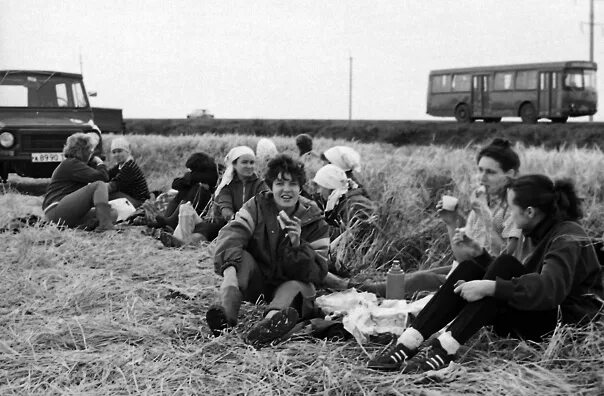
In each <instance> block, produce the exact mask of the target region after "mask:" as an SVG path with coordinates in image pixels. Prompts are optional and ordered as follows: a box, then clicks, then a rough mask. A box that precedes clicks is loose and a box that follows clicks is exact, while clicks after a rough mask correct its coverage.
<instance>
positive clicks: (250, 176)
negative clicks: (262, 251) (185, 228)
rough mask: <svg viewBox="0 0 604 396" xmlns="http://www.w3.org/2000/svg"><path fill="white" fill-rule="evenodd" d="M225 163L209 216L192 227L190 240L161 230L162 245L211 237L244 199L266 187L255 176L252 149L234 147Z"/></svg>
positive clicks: (177, 244)
mask: <svg viewBox="0 0 604 396" xmlns="http://www.w3.org/2000/svg"><path fill="white" fill-rule="evenodd" d="M224 162H225V165H226V167H227V168H226V170H225V171H224V174H223V175H222V178H221V180H220V183H219V184H218V187H216V191H215V193H214V197H215V198H214V205H213V209H212V214H211V218H209V219H204V220H203V221H202V222H201V223H199V224H197V225H196V226H195V228H194V229H193V231H192V232H193V235H192V237H191V240H190V241H180V240H178V239H177V238H175V237H174V236H173V235H171V234H169V233H165V232H164V233H161V234H160V240H161V241H162V243H163V244H164V245H165V246H168V247H178V246H182V245H183V244H187V243H194V242H198V241H200V240H207V241H211V240H213V239H214V238H216V236H217V235H218V231H220V229H221V228H222V227H224V226H225V225H226V223H227V222H228V221H229V220H231V219H232V218H233V217H234V216H235V213H237V211H238V210H239V209H241V207H242V206H243V204H244V203H245V202H247V201H248V200H249V199H250V198H252V197H253V196H255V195H256V194H258V193H259V192H261V191H267V190H268V187H267V186H266V183H264V181H263V180H262V179H260V178H258V176H257V175H256V172H255V163H256V155H255V154H254V150H252V149H251V148H249V147H247V146H237V147H234V148H233V149H231V151H229V152H228V154H227V155H226V157H225V159H224Z"/></svg>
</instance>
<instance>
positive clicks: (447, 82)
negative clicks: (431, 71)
mask: <svg viewBox="0 0 604 396" xmlns="http://www.w3.org/2000/svg"><path fill="white" fill-rule="evenodd" d="M450 90H451V76H450V75H448V74H443V75H442V76H432V92H449V91H450Z"/></svg>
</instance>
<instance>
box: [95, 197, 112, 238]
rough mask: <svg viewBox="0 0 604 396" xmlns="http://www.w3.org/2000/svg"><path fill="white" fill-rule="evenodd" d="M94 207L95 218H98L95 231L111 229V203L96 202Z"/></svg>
mask: <svg viewBox="0 0 604 396" xmlns="http://www.w3.org/2000/svg"><path fill="white" fill-rule="evenodd" d="M94 207H95V209H96V218H97V219H99V225H98V227H97V228H96V229H95V231H97V232H103V231H111V230H113V229H114V227H113V220H114V216H113V213H112V211H111V205H109V204H108V203H98V204H96V205H95V206H94Z"/></svg>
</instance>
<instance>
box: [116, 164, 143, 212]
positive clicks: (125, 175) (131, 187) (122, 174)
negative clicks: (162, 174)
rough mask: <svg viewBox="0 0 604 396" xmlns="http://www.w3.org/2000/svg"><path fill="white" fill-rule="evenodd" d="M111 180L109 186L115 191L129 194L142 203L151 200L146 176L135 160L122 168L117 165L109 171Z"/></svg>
mask: <svg viewBox="0 0 604 396" xmlns="http://www.w3.org/2000/svg"><path fill="white" fill-rule="evenodd" d="M109 178H110V179H111V180H110V181H109V184H110V185H111V187H112V189H113V190H114V191H120V192H123V193H124V194H128V195H129V196H131V197H132V198H134V199H136V200H138V201H140V202H143V201H145V200H146V199H148V198H149V187H148V186H147V181H146V180H145V175H144V174H143V171H141V169H140V168H139V167H138V165H137V164H136V162H134V160H133V159H130V160H128V161H126V162H124V164H123V165H121V166H120V165H116V166H114V167H113V168H111V169H109Z"/></svg>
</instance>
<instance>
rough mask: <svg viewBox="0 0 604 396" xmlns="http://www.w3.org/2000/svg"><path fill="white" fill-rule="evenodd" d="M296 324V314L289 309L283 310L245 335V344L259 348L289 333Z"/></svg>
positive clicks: (259, 323)
mask: <svg viewBox="0 0 604 396" xmlns="http://www.w3.org/2000/svg"><path fill="white" fill-rule="evenodd" d="M296 323H298V312H297V311H296V310H295V309H293V308H291V307H290V308H284V309H282V310H280V311H278V312H277V313H276V314H274V315H273V316H271V317H270V318H268V319H267V318H264V319H262V320H261V321H260V322H258V323H257V324H256V325H254V326H253V327H252V328H251V330H250V331H249V333H247V335H246V337H245V342H246V343H248V344H250V345H252V346H254V347H256V348H261V347H262V346H263V345H266V344H270V343H271V342H272V341H275V340H277V339H279V338H281V337H283V336H284V335H286V334H287V333H289V331H290V330H291V329H292V328H294V326H295V325H296Z"/></svg>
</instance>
